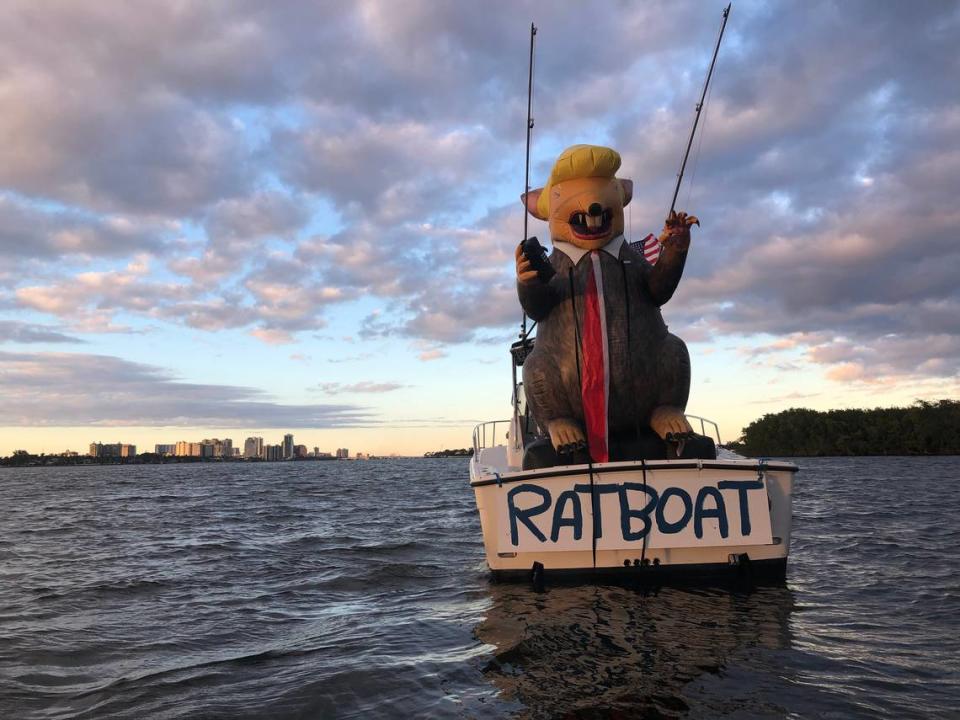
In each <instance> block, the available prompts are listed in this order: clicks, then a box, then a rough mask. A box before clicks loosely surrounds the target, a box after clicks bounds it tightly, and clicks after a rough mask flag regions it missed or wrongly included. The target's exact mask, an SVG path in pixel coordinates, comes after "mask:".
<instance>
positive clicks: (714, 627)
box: [476, 585, 794, 718]
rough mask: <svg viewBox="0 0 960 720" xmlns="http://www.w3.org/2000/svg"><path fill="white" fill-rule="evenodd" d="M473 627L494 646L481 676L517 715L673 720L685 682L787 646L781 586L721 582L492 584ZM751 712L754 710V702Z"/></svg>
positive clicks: (683, 707)
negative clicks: (542, 588)
mask: <svg viewBox="0 0 960 720" xmlns="http://www.w3.org/2000/svg"><path fill="white" fill-rule="evenodd" d="M490 595H491V601H492V606H491V607H490V609H489V610H488V612H487V615H486V618H485V619H484V620H483V621H482V622H481V623H480V624H479V625H478V626H477V627H476V635H477V637H478V638H479V639H480V640H481V641H483V642H485V643H489V644H490V645H493V646H494V647H495V648H496V649H495V651H494V658H493V659H492V660H491V661H490V662H489V663H488V664H487V666H486V667H485V668H484V674H485V675H486V677H487V678H488V679H489V680H490V681H491V682H492V683H493V684H494V685H495V686H496V687H497V688H498V689H499V691H500V692H501V696H502V697H503V698H504V699H506V700H511V701H515V702H517V703H518V708H517V711H518V714H517V717H529V718H559V717H578V718H579V717H676V716H679V715H686V714H687V713H688V712H689V711H690V710H691V709H692V707H691V705H692V703H693V704H694V705H695V704H696V703H697V702H699V701H698V699H696V698H690V697H688V692H689V690H688V686H689V685H690V683H691V681H693V680H695V679H697V678H700V677H701V676H704V675H716V674H718V673H720V672H722V670H723V668H724V666H725V665H726V664H727V663H728V661H729V660H730V659H732V658H734V657H737V656H739V655H743V654H748V653H753V652H756V650H757V649H762V650H772V651H777V650H783V649H787V648H789V647H790V631H789V620H790V615H791V613H792V611H793V607H794V599H793V593H792V591H791V590H790V589H789V588H787V587H785V586H779V587H777V586H775V587H761V588H754V589H738V590H730V589H725V588H707V589H691V588H672V587H668V588H660V589H659V590H650V591H641V590H639V589H635V588H630V587H617V586H580V587H563V586H561V587H553V588H548V589H547V591H546V592H545V593H539V594H538V593H534V592H532V591H531V589H530V588H529V586H524V585H513V586H509V585H491V587H490ZM755 709H756V708H755Z"/></svg>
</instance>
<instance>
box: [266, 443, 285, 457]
mask: <svg viewBox="0 0 960 720" xmlns="http://www.w3.org/2000/svg"><path fill="white" fill-rule="evenodd" d="M264 454H265V456H266V457H265V459H266V460H270V461H273V460H284V459H285V458H284V456H283V445H267V446H266V447H265V448H264Z"/></svg>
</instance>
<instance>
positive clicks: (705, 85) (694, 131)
mask: <svg viewBox="0 0 960 720" xmlns="http://www.w3.org/2000/svg"><path fill="white" fill-rule="evenodd" d="M732 5H733V3H729V4H728V5H727V7H726V8H724V10H723V21H722V22H721V23H720V34H719V35H718V36H717V45H716V47H715V48H714V49H713V59H712V60H711V61H710V69H709V70H708V71H707V79H706V81H705V82H704V83H703V92H702V93H700V102H698V103H697V114H696V115H694V116H693V127H692V128H691V129H690V139H689V140H687V151H686V152H685V153H684V154H683V163H681V165H680V172H679V173H677V186H676V187H675V188H674V190H673V199H672V200H671V201H670V213H669V214H668V215H667V217H669V216H670V215H672V214H673V211H674V210H675V209H676V205H677V195H679V194H680V183H682V182H683V172H684V170H686V169H687V158H689V157H690V148H691V147H693V138H694V136H695V135H696V134H697V123H699V122H700V111H701V110H703V103H704V100H705V99H706V97H707V88H709V87H710V77H711V76H712V75H713V66H714V65H716V64H717V53H719V52H720V42H721V41H722V40H723V30H724V28H726V27H727V18H728V17H730V7H731V6H732ZM531 42H532V40H531ZM531 47H532V46H531ZM531 52H532V50H531ZM531 57H532V55H531ZM529 142H530V133H529V131H527V143H528V145H529ZM529 152H530V151H529V147H528V149H527V153H528V155H529ZM524 320H526V319H524Z"/></svg>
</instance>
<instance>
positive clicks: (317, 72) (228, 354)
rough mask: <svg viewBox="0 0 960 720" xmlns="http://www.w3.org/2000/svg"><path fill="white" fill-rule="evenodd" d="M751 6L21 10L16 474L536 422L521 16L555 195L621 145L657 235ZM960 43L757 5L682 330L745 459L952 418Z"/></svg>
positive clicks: (712, 177)
mask: <svg viewBox="0 0 960 720" xmlns="http://www.w3.org/2000/svg"><path fill="white" fill-rule="evenodd" d="M724 4H725V3H722V2H716V3H712V2H699V1H698V2H669V3H667V2H664V3H655V2H631V3H626V2H622V3H614V2H596V3H580V2H578V3H523V2H507V1H504V2H493V3H491V2H469V3H467V2H456V3H455V2H439V1H438V2H414V1H411V0H404V2H390V1H387V0H384V1H383V2H365V1H360V2H355V3H332V2H315V1H313V0H303V1H302V2H293V1H279V2H267V3H264V2H243V1H229V2H228V1H226V0H225V1H223V2H217V1H212V0H208V1H204V2H193V3H188V2H180V1H177V2H173V1H168V2H160V1H157V2H126V1H122V2H121V1H117V2H57V1H49V2H36V0H24V1H22V2H21V1H18V0H8V1H7V2H5V3H4V4H3V8H2V9H0V107H2V108H3V111H2V112H0V138H3V142H2V143H0V426H3V427H0V455H6V454H9V453H10V452H12V451H13V450H15V449H18V448H24V449H27V450H30V451H33V452H40V451H45V452H60V451H63V450H65V449H67V448H70V449H73V450H81V451H85V450H86V447H87V444H88V443H90V442H91V441H94V440H100V441H103V442H117V441H123V442H128V443H136V444H137V445H138V446H139V450H140V451H141V452H142V451H146V450H152V449H153V444H154V443H173V442H176V441H177V440H194V441H197V440H200V439H202V438H205V437H214V436H216V437H224V436H226V437H231V438H233V441H234V444H241V445H242V441H243V438H244V437H246V436H248V435H254V434H255V435H263V436H264V438H265V439H266V440H267V441H268V442H274V443H276V442H280V439H281V436H282V434H283V433H284V432H287V431H290V432H293V433H294V434H295V436H296V441H297V442H298V443H304V444H306V445H308V446H310V447H311V448H312V447H313V446H314V445H319V446H320V448H321V449H322V450H333V449H335V448H336V447H343V446H346V447H348V448H349V449H350V451H351V453H353V452H356V451H361V452H372V453H391V452H397V453H401V454H420V453H423V452H424V451H426V450H435V449H440V448H444V447H466V446H468V445H469V443H470V433H471V429H472V426H473V425H474V424H475V423H476V422H479V421H482V420H488V419H498V418H505V417H507V416H508V415H509V411H510V408H509V399H510V363H509V354H508V351H507V348H508V345H509V343H510V342H511V341H512V340H513V339H515V337H516V331H517V328H518V327H519V322H520V308H519V304H518V302H517V298H516V290H515V283H514V275H513V250H514V247H515V245H516V244H517V242H518V241H519V240H520V239H521V237H522V232H523V215H522V208H521V206H520V204H519V202H518V196H519V194H520V193H521V191H522V190H523V151H524V137H525V135H524V133H525V113H526V82H527V77H526V76H527V64H526V63H527V52H528V46H527V43H528V33H529V24H530V22H531V21H534V22H536V24H537V26H538V28H539V34H538V36H537V39H538V45H537V63H536V79H535V82H536V90H535V99H534V106H535V111H534V114H535V117H536V127H535V130H534V145H533V156H532V163H533V164H532V178H531V182H533V183H535V184H536V185H540V184H542V183H543V181H544V180H545V179H546V175H547V173H548V171H549V168H550V166H551V164H552V162H553V160H554V159H555V157H556V156H557V154H558V153H559V152H560V150H562V149H563V148H565V147H566V146H568V145H572V144H574V143H593V144H605V145H610V146H612V147H614V148H616V149H617V150H618V151H619V152H620V153H621V155H622V156H623V160H624V162H623V167H622V169H621V172H620V175H621V176H622V177H629V178H633V180H634V182H635V185H634V187H635V190H634V200H633V202H632V204H631V205H630V206H629V207H628V209H627V226H628V239H631V240H636V239H640V238H642V237H643V236H645V235H646V234H647V233H649V232H652V231H653V232H656V231H659V228H660V227H661V225H662V222H663V218H664V215H665V214H666V211H667V209H668V207H669V204H670V196H671V193H672V190H673V182H674V179H675V174H676V172H677V169H678V167H679V163H680V159H681V155H682V151H683V147H684V144H685V142H686V136H687V133H688V132H689V128H690V123H691V122H692V119H693V107H694V104H695V103H696V100H697V99H698V94H699V89H700V87H701V84H702V81H703V77H704V74H705V71H706V67H707V64H708V63H709V59H710V53H711V51H712V46H713V43H714V40H715V37H716V32H717V29H718V26H719V22H720V17H721V11H722V9H723V7H724ZM958 40H960V4H957V3H951V2H946V1H944V0H937V1H933V2H910V3H907V2H893V1H890V2H860V3H857V2H847V1H845V2H792V3H759V2H749V1H745V0H736V2H734V7H733V10H732V13H731V18H730V23H729V25H728V28H727V34H726V36H725V39H724V45H723V48H722V50H721V53H720V59H719V62H718V66H717V70H716V73H715V75H714V81H713V82H714V84H713V86H712V92H711V96H710V99H709V102H708V104H707V107H706V111H705V112H706V115H705V117H704V118H703V120H702V121H701V124H702V130H703V134H702V136H701V138H700V141H701V142H698V147H699V152H698V154H697V156H696V163H695V166H691V167H690V168H689V169H688V174H689V178H690V182H689V183H685V185H684V188H683V190H682V192H681V195H680V201H679V202H678V206H679V207H680V208H682V209H686V210H688V211H691V212H694V213H696V214H697V215H698V216H699V217H700V219H701V221H702V228H700V229H695V230H694V238H693V246H692V248H691V253H690V257H689V259H688V262H687V268H686V272H685V276H684V279H683V280H682V282H681V284H680V288H679V290H678V292H677V294H676V295H675V297H674V298H673V300H672V301H671V302H670V303H669V304H668V305H666V306H665V307H664V309H663V313H664V318H665V319H666V321H667V323H668V324H669V325H670V328H671V331H672V332H674V333H675V334H677V335H679V336H680V337H682V338H683V339H685V340H686V342H687V344H688V346H689V348H690V353H691V356H692V361H693V384H692V390H691V397H690V403H689V405H688V411H689V412H691V413H695V414H698V415H704V416H707V417H710V418H713V419H714V420H716V421H717V422H719V423H720V427H721V431H722V433H723V435H724V439H725V440H726V439H732V438H735V437H736V436H737V435H738V434H739V432H740V430H741V428H742V427H743V426H744V425H745V424H747V423H748V422H750V421H751V420H753V419H756V418H757V417H759V416H761V415H763V414H764V413H769V412H776V411H779V410H783V409H786V408H789V407H811V408H818V409H827V408H838V407H875V406H887V405H898V404H909V403H911V402H913V401H914V400H915V399H919V398H923V399H931V400H932V399H939V398H954V399H956V398H957V397H958V395H960V393H958V390H960V382H958V368H960V289H958V288H960V282H958V275H960V200H958V196H960V93H958V83H957V78H958V77H960V51H958ZM691 163H692V164H693V160H692V161H691ZM546 230H547V229H546V225H545V224H544V223H540V222H538V221H533V223H532V232H533V233H534V234H536V235H538V236H539V237H540V238H541V239H542V240H545V239H546V237H545V236H546Z"/></svg>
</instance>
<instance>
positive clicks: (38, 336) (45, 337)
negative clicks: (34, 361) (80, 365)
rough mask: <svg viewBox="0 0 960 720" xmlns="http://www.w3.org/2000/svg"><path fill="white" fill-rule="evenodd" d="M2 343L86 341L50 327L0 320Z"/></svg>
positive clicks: (0, 339) (0, 338) (0, 340)
mask: <svg viewBox="0 0 960 720" xmlns="http://www.w3.org/2000/svg"><path fill="white" fill-rule="evenodd" d="M0 342H15V343H82V342H84V341H83V340H81V339H80V338H76V337H73V336H71V335H66V334H65V333H62V332H60V331H59V330H58V329H57V328H54V327H51V326H49V325H32V324H30V323H24V322H17V321H14V320H0Z"/></svg>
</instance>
